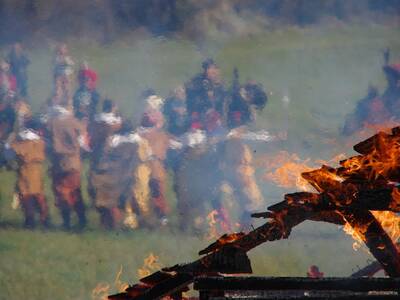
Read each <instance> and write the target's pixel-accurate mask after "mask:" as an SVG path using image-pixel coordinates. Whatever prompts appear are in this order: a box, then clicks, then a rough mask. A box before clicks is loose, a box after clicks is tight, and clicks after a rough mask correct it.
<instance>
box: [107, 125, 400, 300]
mask: <svg viewBox="0 0 400 300" xmlns="http://www.w3.org/2000/svg"><path fill="white" fill-rule="evenodd" d="M354 150H355V151H356V152H358V153H359V155H356V156H354V157H351V158H348V159H345V160H342V161H340V166H339V167H338V168H333V167H330V166H327V165H323V166H322V167H321V168H320V169H316V170H310V171H307V172H305V173H302V178H303V179H304V180H306V181H307V182H308V183H309V184H310V185H311V186H312V187H313V188H314V189H315V191H316V192H309V191H303V192H297V193H292V194H287V195H285V197H284V200H283V201H282V202H279V203H277V204H274V205H272V206H270V207H268V211H267V212H260V213H255V214H253V215H252V217H255V218H266V219H268V221H267V222H266V223H265V224H263V225H262V226H260V227H258V228H256V229H254V230H252V231H250V232H248V233H243V232H239V233H232V234H225V235H223V236H221V237H220V238H219V239H218V240H217V241H216V242H214V243H212V244H211V245H209V246H208V247H207V248H205V249H203V250H201V251H200V252H199V255H202V257H201V258H200V259H198V260H196V261H193V262H191V263H187V264H181V265H175V266H172V267H168V268H163V269H162V270H160V271H157V272H155V273H153V274H151V275H149V276H146V277H144V278H142V279H140V282H139V283H138V284H135V285H133V286H130V287H128V288H127V289H126V290H125V292H123V293H120V294H117V295H113V296H109V299H160V298H163V297H170V298H172V299H181V298H180V296H179V295H181V294H182V292H183V291H185V290H187V286H188V285H189V284H191V283H192V282H193V281H194V280H195V279H196V278H197V277H201V276H209V275H216V274H217V275H220V274H248V273H251V272H252V269H251V265H250V260H249V259H248V257H247V252H248V251H249V250H251V249H253V248H255V247H257V246H258V245H260V244H262V243H265V242H268V241H275V240H280V239H285V238H288V237H289V235H290V233H291V230H292V228H293V227H295V226H297V225H298V224H301V223H302V222H304V221H306V220H311V221H320V222H328V223H333V224H339V225H344V226H345V229H346V231H347V232H349V233H351V234H352V235H353V236H354V237H355V238H356V239H357V240H358V241H360V242H363V243H364V244H365V245H366V246H367V247H368V249H369V251H370V253H371V254H372V255H373V256H374V257H375V259H376V262H374V263H372V264H371V265H370V266H367V267H366V268H364V269H362V270H360V271H358V272H357V273H355V274H353V275H352V276H372V275H373V274H374V273H376V272H377V271H379V270H380V269H383V270H384V271H385V273H386V274H387V275H388V276H389V277H392V278H393V277H395V278H399V277H400V250H399V248H398V246H397V240H398V239H399V236H400V218H399V216H398V215H397V213H399V212H400V186H399V184H400V127H395V128H393V129H392V130H391V131H390V132H380V133H378V134H376V135H374V136H372V137H370V138H368V139H367V140H365V141H363V142H361V143H359V144H357V145H355V146H354ZM396 280H397V279H396ZM396 282H397V281H396ZM397 290H398V288H397ZM396 297H398V295H397V296H396ZM376 299H378V298H376ZM379 299H380V298H379Z"/></svg>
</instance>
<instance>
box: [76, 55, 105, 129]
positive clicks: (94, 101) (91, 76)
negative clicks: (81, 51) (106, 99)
mask: <svg viewBox="0 0 400 300" xmlns="http://www.w3.org/2000/svg"><path fill="white" fill-rule="evenodd" d="M97 80H98V76H97V73H96V72H95V71H94V70H92V69H90V68H89V66H88V64H87V63H86V62H84V63H82V65H81V68H80V70H79V73H78V82H79V88H78V90H77V91H76V92H75V95H74V101H73V106H74V115H75V118H77V119H79V120H84V121H85V122H90V121H92V120H93V117H94V115H95V114H96V112H97V105H98V103H99V101H100V95H99V93H98V92H97V90H96V86H97Z"/></svg>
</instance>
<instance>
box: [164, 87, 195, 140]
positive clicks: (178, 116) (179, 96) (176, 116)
mask: <svg viewBox="0 0 400 300" xmlns="http://www.w3.org/2000/svg"><path fill="white" fill-rule="evenodd" d="M163 113H164V116H165V121H166V130H167V131H168V132H169V133H170V134H172V135H174V136H176V137H179V136H181V135H183V134H184V133H186V132H187V130H188V129H189V125H190V124H189V117H188V112H187V109H186V90H185V87H184V86H178V87H177V88H176V89H175V90H174V93H173V94H172V95H171V96H170V97H168V98H167V99H166V100H165V104H164V108H163Z"/></svg>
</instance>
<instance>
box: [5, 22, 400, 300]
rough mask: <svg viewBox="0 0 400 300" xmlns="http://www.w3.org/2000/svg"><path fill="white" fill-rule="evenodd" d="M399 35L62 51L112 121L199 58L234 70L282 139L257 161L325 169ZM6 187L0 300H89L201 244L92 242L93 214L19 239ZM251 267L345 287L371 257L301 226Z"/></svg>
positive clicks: (33, 72) (347, 29) (275, 192)
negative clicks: (286, 157) (75, 62)
mask: <svg viewBox="0 0 400 300" xmlns="http://www.w3.org/2000/svg"><path fill="white" fill-rule="evenodd" d="M399 35H400V34H399V31H398V30H397V29H396V28H388V27H381V26H377V25H370V26H357V25H354V26H343V27H339V28H335V29H333V28H329V27H326V28H318V29H315V28H314V29H298V28H292V29H285V30H281V31H274V32H266V33H265V34H263V35H258V36H252V37H241V38H232V39H224V40H221V41H206V42H204V43H203V44H201V45H200V44H197V45H194V44H192V43H190V42H188V41H183V40H163V39H150V38H141V39H132V40H128V39H127V40H125V41H120V42H118V43H115V44H113V45H109V46H107V47H99V46H96V45H94V44H92V43H91V42H86V41H71V43H70V44H71V52H72V55H73V56H74V57H76V58H77V59H79V60H80V59H88V60H89V62H90V63H91V64H92V65H93V67H94V68H96V69H98V71H99V74H100V91H101V92H102V94H104V95H107V96H109V97H112V98H113V99H115V100H116V101H118V103H119V104H120V106H121V110H122V111H123V112H124V113H125V114H126V115H129V116H132V117H133V118H134V119H137V117H138V116H139V114H140V111H141V105H140V103H139V102H138V99H137V98H138V95H139V94H140V92H141V91H142V90H143V89H144V88H146V87H155V88H157V90H159V91H160V93H161V94H162V95H166V94H167V93H168V91H169V90H171V89H172V88H173V87H174V86H176V85H177V84H179V83H181V82H182V81H185V80H187V79H188V78H189V77H191V76H192V75H193V74H194V73H196V72H197V71H198V70H199V64H200V62H201V60H202V59H203V58H204V57H206V56H213V57H215V59H216V61H217V62H218V63H219V64H220V66H221V68H222V70H223V73H224V75H225V76H226V78H227V81H228V82H229V81H230V76H231V71H232V69H233V67H234V66H237V67H238V68H239V71H240V76H241V78H242V80H245V79H247V78H252V79H257V80H258V81H261V82H262V83H263V84H264V85H265V87H266V88H267V89H268V90H269V91H270V92H271V93H272V95H271V97H270V103H269V104H268V105H267V107H266V109H265V111H264V112H263V113H262V114H261V115H260V116H259V118H258V121H257V127H258V128H269V129H271V130H272V131H274V130H275V131H276V130H279V129H281V128H288V130H289V140H288V141H287V142H285V143H281V144H278V145H272V146H270V145H257V146H255V148H256V149H257V150H258V151H257V153H261V154H265V153H270V152H274V151H277V150H281V149H286V150H288V151H290V152H296V153H299V154H300V156H301V157H303V158H306V157H312V158H313V159H316V158H323V159H326V158H329V157H331V156H332V155H333V154H338V153H341V152H347V153H350V152H349V149H350V148H348V147H345V146H344V145H345V142H347V141H345V140H343V138H341V137H340V136H339V135H338V132H339V127H340V125H341V124H342V123H343V118H344V116H345V114H346V113H347V112H349V111H350V110H352V109H353V107H354V106H355V103H356V100H357V99H359V98H361V97H362V96H363V95H364V94H365V92H366V88H367V85H368V84H369V83H374V84H376V85H377V86H378V87H379V88H380V90H382V89H383V88H384V78H383V75H382V72H381V65H382V57H381V50H382V49H384V48H385V47H388V46H389V47H391V49H392V52H393V54H394V58H399V56H400V39H399ZM49 45H50V43H49ZM49 45H45V46H42V47H39V46H34V47H32V49H30V53H31V59H32V65H31V68H30V93H31V95H32V99H31V103H32V106H33V108H34V110H35V111H39V109H40V106H41V105H42V104H43V103H44V101H45V99H46V98H47V97H48V96H49V95H50V91H51V77H50V62H51V52H50V50H49V48H48V47H47V46H49ZM285 94H287V95H289V97H290V99H291V103H290V106H289V109H288V110H284V109H283V107H282V103H281V98H282V96H283V95H285ZM355 139H356V138H355ZM332 140H333V141H334V143H332ZM259 172H260V173H262V170H259ZM259 179H260V183H261V178H259ZM14 180H15V179H14V174H13V173H12V172H7V171H2V172H1V173H0V182H1V185H0V221H1V224H2V226H1V228H0V252H1V253H0V291H1V292H0V299H90V298H91V292H92V290H93V288H95V287H96V285H97V284H98V283H101V282H106V283H109V284H110V285H111V288H110V289H111V291H112V292H115V291H116V288H115V287H114V284H113V282H114V280H115V277H116V274H117V273H118V271H119V269H120V267H121V266H122V267H123V273H122V276H121V280H122V281H124V282H130V283H133V282H134V280H135V279H136V278H137V273H136V270H137V269H138V268H139V267H141V266H142V265H143V259H144V258H145V257H146V256H147V255H148V254H149V253H150V252H153V253H154V254H156V255H158V256H159V257H160V263H162V264H164V265H172V264H175V263H177V262H184V261H189V260H192V259H195V258H196V257H197V255H196V253H197V251H198V250H199V249H201V248H202V247H204V246H206V245H207V243H208V242H207V241H204V239H203V237H196V236H190V235H187V234H183V233H180V232H177V231H176V229H174V228H173V227H172V228H168V229H165V231H162V230H157V231H152V232H149V231H145V230H139V231H136V232H113V233H106V232H102V231H100V230H98V229H97V228H98V226H97V225H98V220H97V215H96V213H95V212H94V211H90V227H89V230H88V231H86V232H84V233H82V234H76V233H65V232H62V231H60V230H58V229H57V228H56V229H54V230H51V231H46V232H44V231H40V230H37V231H33V232H32V231H26V230H23V229H21V227H20V224H21V221H22V217H21V213H20V211H19V210H16V211H15V210H12V209H11V206H10V203H11V198H12V191H13V187H14ZM49 186H50V184H49V182H47V190H48V195H49V202H50V203H51V204H50V207H51V216H52V220H53V222H54V223H55V224H56V225H58V224H59V223H60V219H59V216H58V212H57V210H56V209H55V207H54V205H53V204H52V203H53V200H52V197H51V193H50V189H49ZM262 188H263V192H264V195H265V196H266V198H267V199H268V201H269V202H274V201H277V200H279V199H280V198H281V195H282V194H283V193H284V192H286V190H285V191H284V190H282V189H279V188H277V187H276V186H274V185H273V184H271V183H263V184H262ZM173 198H174V195H173V194H172V193H171V194H170V201H172V202H173V201H175V200H174V199H173ZM86 201H87V199H86ZM250 256H251V258H252V262H253V267H254V271H255V273H256V274H264V275H304V274H305V272H306V269H307V267H308V266H309V265H310V264H317V265H319V266H320V268H321V269H322V271H324V272H325V273H326V274H327V275H335V276H336V275H348V274H349V273H351V271H352V269H353V268H355V267H356V266H357V265H360V266H362V265H364V264H366V260H367V258H368V257H369V255H367V254H366V253H365V252H363V251H359V252H354V251H353V249H352V241H351V238H348V237H347V236H345V235H344V234H343V233H342V232H341V229H339V228H337V227H336V226H329V225H320V224H318V225H317V224H315V223H307V224H304V225H302V226H300V227H299V228H298V229H296V230H295V231H294V232H293V234H292V236H291V238H290V239H289V240H287V241H279V242H275V243H271V244H268V245H262V246H260V247H259V248H257V249H256V250H254V251H253V252H251V254H250Z"/></svg>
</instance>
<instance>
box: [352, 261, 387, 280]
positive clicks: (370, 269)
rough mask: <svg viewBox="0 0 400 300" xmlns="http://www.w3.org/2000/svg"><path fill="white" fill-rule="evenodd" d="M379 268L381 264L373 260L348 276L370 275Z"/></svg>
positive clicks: (380, 268)
mask: <svg viewBox="0 0 400 300" xmlns="http://www.w3.org/2000/svg"><path fill="white" fill-rule="evenodd" d="M380 270H382V265H381V264H380V263H379V261H374V262H372V263H370V264H369V265H367V266H365V267H364V268H362V269H360V270H358V271H357V272H354V273H353V274H351V275H350V277H372V276H374V275H375V274H376V273H378V272H379V271H380Z"/></svg>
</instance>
